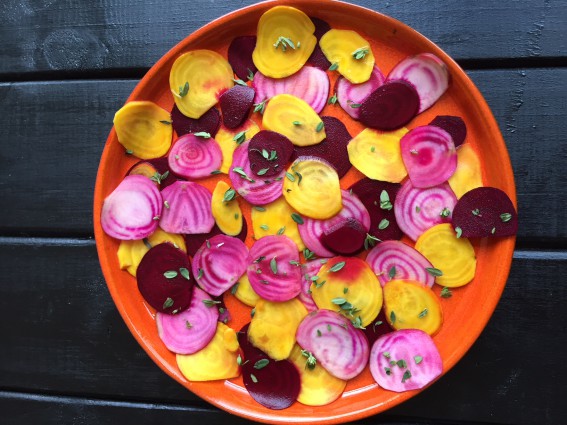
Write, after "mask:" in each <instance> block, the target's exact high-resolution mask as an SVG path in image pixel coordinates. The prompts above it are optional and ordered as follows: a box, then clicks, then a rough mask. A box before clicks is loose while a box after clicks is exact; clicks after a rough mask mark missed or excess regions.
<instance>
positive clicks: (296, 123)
mask: <svg viewBox="0 0 567 425" xmlns="http://www.w3.org/2000/svg"><path fill="white" fill-rule="evenodd" d="M292 124H293V125H301V121H293V122H292Z"/></svg>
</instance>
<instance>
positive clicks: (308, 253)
mask: <svg viewBox="0 0 567 425" xmlns="http://www.w3.org/2000/svg"><path fill="white" fill-rule="evenodd" d="M303 257H304V258H305V259H306V260H311V259H313V258H315V253H314V252H313V251H309V249H307V248H305V249H304V250H303Z"/></svg>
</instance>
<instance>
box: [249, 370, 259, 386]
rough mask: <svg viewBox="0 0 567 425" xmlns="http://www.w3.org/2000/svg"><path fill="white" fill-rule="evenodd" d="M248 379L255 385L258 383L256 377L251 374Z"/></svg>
mask: <svg viewBox="0 0 567 425" xmlns="http://www.w3.org/2000/svg"><path fill="white" fill-rule="evenodd" d="M250 379H251V380H252V382H254V383H255V384H257V383H258V378H256V375H254V374H253V373H251V374H250Z"/></svg>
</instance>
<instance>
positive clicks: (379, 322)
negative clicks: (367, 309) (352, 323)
mask: <svg viewBox="0 0 567 425" xmlns="http://www.w3.org/2000/svg"><path fill="white" fill-rule="evenodd" d="M382 323H384V322H382V321H381V320H378V321H377V322H375V323H374V324H373V325H372V331H374V332H376V326H380V325H381V324H382Z"/></svg>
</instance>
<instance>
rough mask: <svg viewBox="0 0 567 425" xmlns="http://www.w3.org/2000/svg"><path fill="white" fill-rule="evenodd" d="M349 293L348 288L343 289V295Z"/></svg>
mask: <svg viewBox="0 0 567 425" xmlns="http://www.w3.org/2000/svg"><path fill="white" fill-rule="evenodd" d="M347 292H348V288H347V287H346V286H345V287H344V288H343V294H346V293H347Z"/></svg>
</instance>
